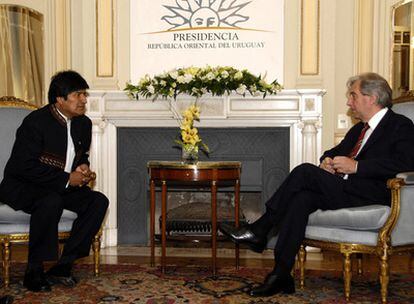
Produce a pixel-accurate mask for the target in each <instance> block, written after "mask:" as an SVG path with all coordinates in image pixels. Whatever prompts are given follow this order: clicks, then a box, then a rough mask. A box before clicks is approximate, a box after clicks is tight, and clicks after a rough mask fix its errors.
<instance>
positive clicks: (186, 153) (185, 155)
mask: <svg viewBox="0 0 414 304" xmlns="http://www.w3.org/2000/svg"><path fill="white" fill-rule="evenodd" d="M181 161H182V162H183V163H185V164H195V163H197V161H198V149H197V148H196V147H190V148H187V149H186V148H185V147H182V149H181Z"/></svg>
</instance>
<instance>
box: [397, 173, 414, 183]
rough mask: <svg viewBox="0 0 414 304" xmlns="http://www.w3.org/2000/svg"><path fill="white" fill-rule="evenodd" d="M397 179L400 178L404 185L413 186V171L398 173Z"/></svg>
mask: <svg viewBox="0 0 414 304" xmlns="http://www.w3.org/2000/svg"><path fill="white" fill-rule="evenodd" d="M397 178H402V179H403V180H404V183H405V184H406V185H414V171H412V172H401V173H398V174H397Z"/></svg>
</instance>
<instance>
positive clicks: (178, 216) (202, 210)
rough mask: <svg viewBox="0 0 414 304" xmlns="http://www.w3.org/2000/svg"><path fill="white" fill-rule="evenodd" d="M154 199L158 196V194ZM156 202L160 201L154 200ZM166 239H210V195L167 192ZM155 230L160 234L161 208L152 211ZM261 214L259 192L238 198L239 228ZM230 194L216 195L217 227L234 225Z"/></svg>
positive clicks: (244, 194)
mask: <svg viewBox="0 0 414 304" xmlns="http://www.w3.org/2000/svg"><path fill="white" fill-rule="evenodd" d="M157 196H160V194H159V193H158V194H157ZM157 199H158V201H159V200H160V199H161V198H160V197H157ZM167 201H168V206H167V221H166V231H167V236H169V237H174V236H201V237H203V236H210V235H211V194H210V192H202V191H200V192H170V193H169V194H168V196H167ZM155 214H156V216H155V218H158V226H157V227H156V228H155V233H156V235H157V236H158V235H160V231H161V207H160V206H159V205H158V206H157V208H156V213H155ZM261 214H262V201H261V194H260V192H243V193H241V196H240V212H239V224H240V225H244V224H246V223H251V222H253V221H255V220H256V219H257V218H258V217H260V215H261ZM234 216H235V209H234V194H233V192H219V193H218V195H217V224H218V225H220V223H223V222H224V223H228V224H233V225H234V224H235V220H234Z"/></svg>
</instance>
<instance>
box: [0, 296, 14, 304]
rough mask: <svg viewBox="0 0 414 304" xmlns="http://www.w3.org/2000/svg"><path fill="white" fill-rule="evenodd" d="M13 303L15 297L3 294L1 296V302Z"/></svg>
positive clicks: (2, 303)
mask: <svg viewBox="0 0 414 304" xmlns="http://www.w3.org/2000/svg"><path fill="white" fill-rule="evenodd" d="M12 303H13V297H12V296H9V295H7V296H2V297H1V298H0V304H12Z"/></svg>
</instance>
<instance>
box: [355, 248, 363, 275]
mask: <svg viewBox="0 0 414 304" xmlns="http://www.w3.org/2000/svg"><path fill="white" fill-rule="evenodd" d="M356 258H357V270H358V275H362V274H363V272H364V270H363V268H362V253H357V254H356Z"/></svg>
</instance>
